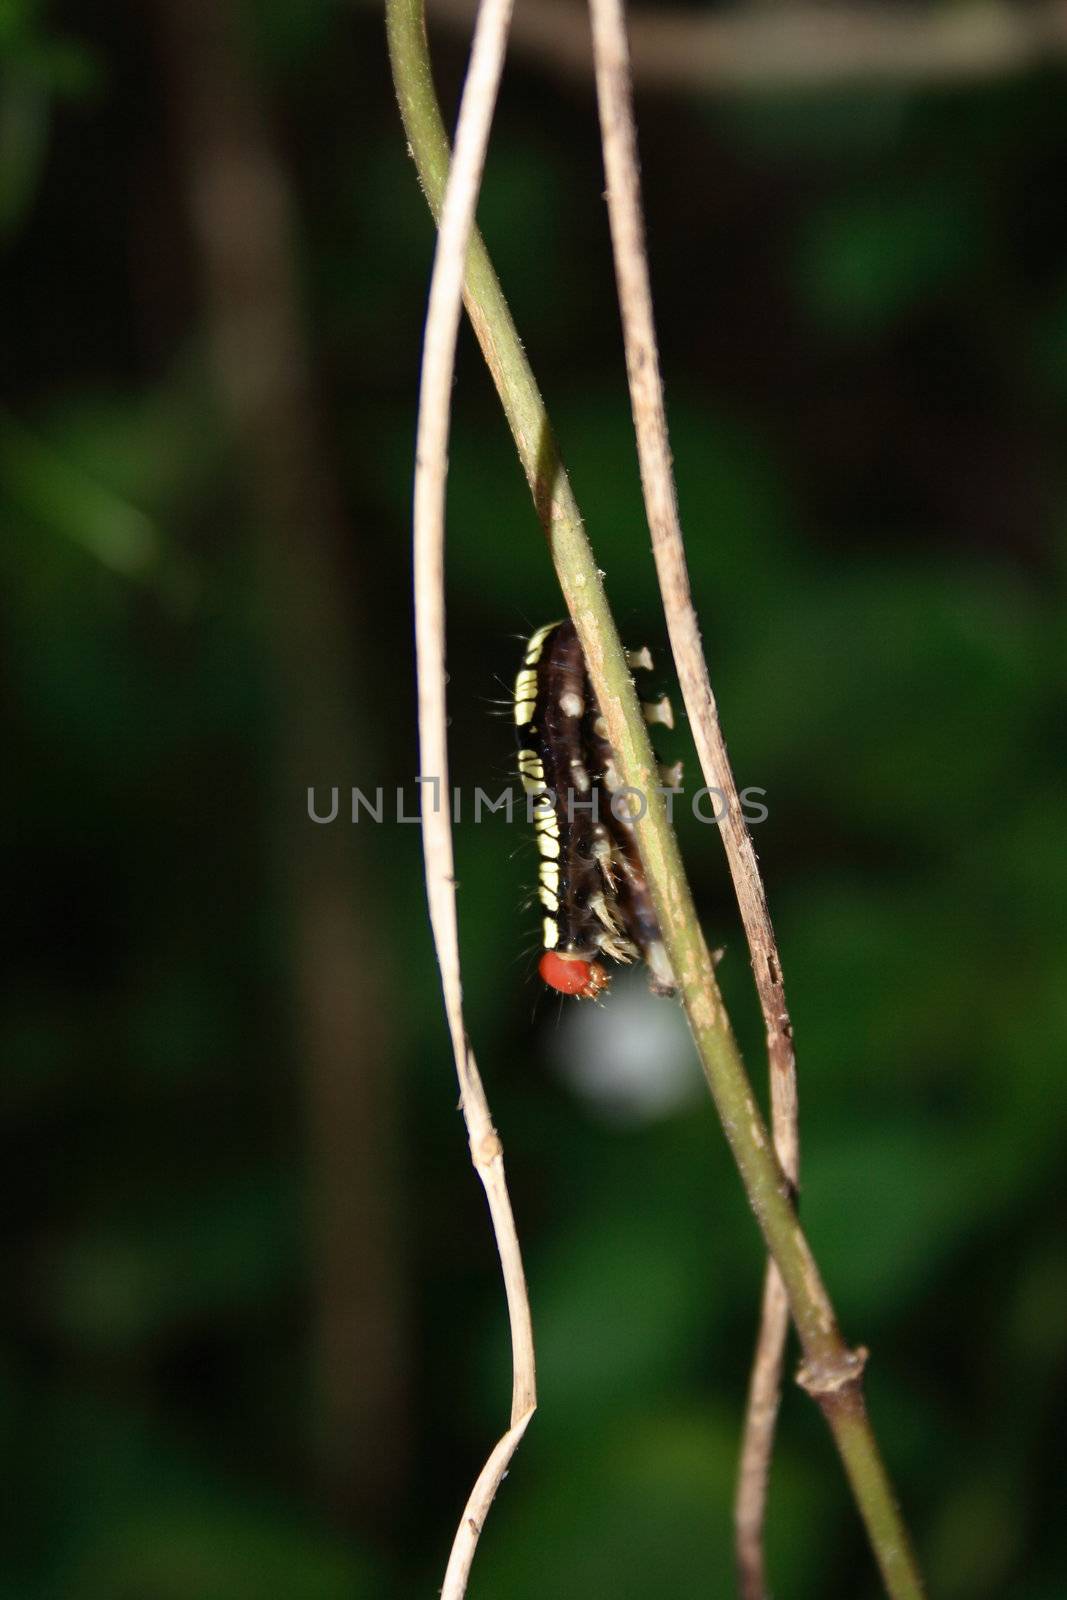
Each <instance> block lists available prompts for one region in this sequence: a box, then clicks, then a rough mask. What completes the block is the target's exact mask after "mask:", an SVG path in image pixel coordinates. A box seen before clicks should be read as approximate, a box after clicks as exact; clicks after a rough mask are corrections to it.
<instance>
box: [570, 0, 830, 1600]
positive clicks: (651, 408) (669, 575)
mask: <svg viewBox="0 0 1067 1600" xmlns="http://www.w3.org/2000/svg"><path fill="white" fill-rule="evenodd" d="M590 12H591V15H592V22H593V54H594V59H595V65H596V84H597V102H598V105H599V109H600V127H601V137H602V141H603V146H604V169H605V174H606V177H607V183H608V188H607V200H608V215H609V219H610V223H611V238H612V246H613V249H614V253H615V274H616V280H617V283H618V290H619V307H620V311H621V314H622V325H623V338H624V342H625V346H626V369H627V374H628V377H629V383H630V400H631V406H632V410H633V418H634V430H635V432H636V435H637V449H638V457H639V460H640V466H641V483H642V487H643V490H644V497H645V510H646V513H647V516H648V525H649V529H650V531H651V534H652V551H653V555H654V557H655V561H656V571H657V573H658V575H659V583H660V591H661V593H662V595H663V606H664V612H665V614H666V618H667V629H668V633H669V635H670V640H671V649H672V651H673V653H674V660H675V665H676V667H677V671H678V680H679V683H680V685H681V689H682V695H683V698H684V700H685V706H686V710H687V712H688V713H689V721H690V726H691V728H692V731H693V738H694V740H695V743H696V747H697V753H698V755H699V757H700V766H701V771H702V772H703V774H704V782H705V783H706V784H707V785H708V787H709V788H711V789H713V790H714V791H716V792H717V793H718V794H720V795H721V796H722V797H723V803H722V806H721V808H720V810H721V816H720V821H719V828H720V831H721V833H722V838H723V843H724V845H725V847H726V857H727V861H728V863H729V867H730V875H731V877H732V878H733V884H734V892H735V894H736V896H737V903H738V906H739V908H740V911H741V920H742V922H743V924H744V929H745V938H746V939H747V940H748V948H749V953H750V955H751V959H752V971H753V974H754V977H755V981H756V990H757V993H758V995H759V1000H760V1006H761V1008H762V1011H763V1021H764V1026H765V1029H766V1034H767V1054H768V1062H769V1067H770V1085H771V1126H772V1131H773V1137H774V1144H775V1150H776V1151H777V1154H778V1159H779V1161H780V1162H781V1164H782V1170H783V1172H784V1173H785V1175H786V1177H787V1178H788V1180H789V1183H790V1185H791V1187H792V1188H793V1190H794V1191H795V1190H796V1187H797V1179H798V1163H799V1143H798V1134H797V1084H796V1062H795V1057H794V1052H793V1029H792V1025H791V1023H790V1020H789V1013H788V1010H787V1008H786V1001H785V990H784V987H783V983H782V967H781V961H780V959H779V956H778V946H777V942H776V940H775V936H774V928H773V925H772V923H771V917H770V911H769V908H768V905H767V896H766V893H765V890H764V887H763V880H762V878H761V876H760V871H759V866H758V864H757V861H756V852H755V848H754V846H753V843H752V835H751V834H750V832H749V830H748V826H747V823H746V821H745V817H744V813H743V811H742V808H741V800H740V796H739V795H738V792H737V784H736V782H735V779H734V775H733V771H732V768H731V766H730V760H729V756H728V755H727V751H726V741H725V739H724V738H723V733H722V728H721V726H720V723H719V716H718V710H717V708H716V704H715V697H714V695H713V693H712V689H711V683H710V680H709V677H708V669H707V664H706V662H705V659H704V652H703V649H702V647H701V641H700V628H699V624H698V622H697V615H696V610H695V608H694V606H693V598H692V593H691V590H690V586H689V572H688V566H687V563H686V556H685V544H684V541H683V537H682V527H681V521H680V518H679V515H678V497H677V493H676V490H675V484H674V473H673V469H672V465H671V451H670V440H669V436H668V432H667V414H666V407H665V404H664V398H663V380H662V377H661V374H660V365H659V351H658V348H657V344H656V329H655V321H654V317H653V311H652V288H651V283H650V279H649V269H648V254H647V251H646V248H645V231H644V219H643V215H642V210H641V189H640V176H639V172H638V161H637V135H636V129H635V126H634V115H633V103H632V93H631V86H630V69H629V59H628V52H627V40H626V23H625V20H624V17H623V11H622V5H621V0H590ZM788 1326H789V1319H788V1303H787V1300H786V1296H785V1291H784V1288H783V1286H782V1281H781V1278H780V1277H779V1274H778V1269H777V1268H776V1267H775V1265H774V1263H773V1261H769V1262H768V1268H767V1281H766V1284H765V1288H764V1295H763V1309H762V1317H761V1325H760V1333H759V1338H758V1342H757V1347H756V1355H755V1360H754V1365H753V1373H752V1380H751V1385H750V1391H749V1403H748V1409H747V1414H746V1422H745V1430H744V1440H743V1444H742V1452H741V1464H740V1468H739V1473H738V1491H737V1500H736V1505H735V1526H736V1543H737V1562H738V1573H739V1579H740V1585H741V1591H742V1594H743V1595H744V1596H745V1600H761V1597H762V1594H763V1592H764V1587H765V1584H764V1574H763V1567H764V1562H763V1539H762V1530H763V1521H764V1512H765V1507H766V1496H767V1480H768V1475H769V1472H770V1461H771V1453H772V1451H773V1448H774V1424H775V1417H776V1414H777V1410H778V1396H779V1393H780V1390H781V1378H782V1362H783V1357H784V1353H785V1342H786V1335H787V1333H788Z"/></svg>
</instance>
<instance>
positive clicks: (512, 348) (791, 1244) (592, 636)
mask: <svg viewBox="0 0 1067 1600" xmlns="http://www.w3.org/2000/svg"><path fill="white" fill-rule="evenodd" d="M386 16H387V25H388V34H389V50H390V56H391V60H392V67H393V77H394V81H395V84H396V91H397V97H398V100H399V102H400V111H401V115H402V117H403V121H404V127H405V130H406V132H407V136H408V141H409V144H410V147H411V152H412V155H413V157H414V160H415V164H416V168H417V170H418V174H419V178H420V181H421V183H422V186H423V189H424V191H425V193H426V198H427V200H428V202H429V205H430V208H431V210H432V212H433V214H434V217H435V218H437V217H439V215H440V209H441V204H442V201H443V198H444V191H445V183H446V180H447V176H448V163H449V148H448V140H447V136H446V134H445V129H444V125H443V122H442V120H441V113H440V109H439V106H438V103H437V96H436V93H435V90H434V86H433V78H432V71H431V66H430V57H429V50H428V47H427V42H426V30H425V19H424V15H423V3H422V0H386ZM464 302H465V305H466V308H467V313H468V315H469V317H470V320H471V324H472V326H473V328H474V331H475V334H476V336H477V338H478V342H479V344H480V345H481V348H482V353H483V355H484V357H485V360H486V362H487V364H488V366H489V370H490V372H491V374H492V376H493V381H494V382H495V384H496V387H497V390H498V392H499V395H500V399H501V403H502V405H503V407H504V412H505V415H506V417H507V420H508V423H509V425H510V427H511V431H512V434H513V435H514V439H515V444H516V447H517V449H518V453H519V459H520V461H521V463H522V466H523V470H524V471H525V473H526V477H527V481H528V482H529V485H530V490H531V493H532V495H533V499H534V505H535V507H536V510H537V514H538V517H539V518H540V520H541V523H542V525H543V527H544V531H545V534H546V537H547V539H548V545H549V551H550V554H551V557H552V561H553V564H554V566H555V569H556V573H557V576H558V578H559V583H560V587H561V589H562V591H563V595H564V598H565V599H566V602H567V606H568V608H569V610H570V613H571V615H572V617H573V618H574V623H575V626H576V628H577V630H578V634H579V637H580V638H581V641H582V646H583V648H584V650H585V655H586V660H587V662H588V666H589V672H590V676H591V678H592V680H593V684H594V687H595V688H596V691H597V696H598V699H599V701H600V706H601V710H602V711H603V714H604V717H605V720H606V722H607V726H608V737H609V739H610V741H611V744H612V745H613V747H614V749H615V752H616V755H617V759H618V766H619V770H620V772H621V773H622V775H623V779H624V781H625V783H626V784H627V785H629V786H630V787H631V788H632V789H634V790H636V791H638V793H639V794H640V795H642V796H644V797H646V809H645V812H644V815H643V816H640V817H637V818H636V819H635V825H636V831H637V839H638V845H639V848H640V851H641V856H642V860H643V862H644V865H645V870H646V873H647V876H648V881H649V886H650V888H651V890H652V894H653V899H654V901H655V904H656V909H657V912H658V914H659V918H660V923H661V926H662V930H663V937H664V943H665V945H666V947H667V952H668V955H669V957H670V961H671V965H672V967H673V970H674V973H675V976H676V978H677V981H678V986H679V990H680V993H681V996H682V1000H683V1003H684V1005H685V1009H686V1013H687V1015H688V1018H689V1022H690V1026H691V1028H692V1031H693V1036H694V1038H695V1040H696V1045H697V1049H698V1052H699V1055H700V1060H701V1064H702V1066H703V1069H704V1073H705V1076H706V1078H707V1081H708V1086H709V1088H710V1090H711V1094H712V1097H713V1099H714V1101H715V1104H716V1107H717V1109H718V1112H719V1116H720V1119H721V1121H722V1124H723V1129H724V1131H725V1133H726V1137H727V1139H728V1141H729V1143H730V1147H731V1149H732V1151H733V1154H734V1159H735V1161H736V1162H737V1166H738V1169H739V1171H740V1173H741V1178H742V1181H743V1183H744V1186H745V1191H746V1193H747V1195H748V1198H749V1202H750V1204H751V1206H752V1209H753V1211H754V1212H755V1214H756V1219H757V1221H758V1223H759V1225H760V1228H761V1229H762V1232H763V1235H764V1238H765V1240H766V1243H767V1248H768V1250H769V1251H770V1253H771V1255H772V1256H773V1257H774V1259H775V1261H776V1262H777V1265H778V1268H779V1271H780V1272H781V1275H782V1280H783V1282H784V1284H785V1287H786V1292H787V1294H788V1296H789V1304H790V1309H791V1311H792V1315H793V1319H794V1321H795V1323H796V1326H797V1331H798V1334H799V1337H800V1341H801V1345H802V1347H803V1350H804V1356H805V1360H804V1365H803V1368H802V1371H801V1374H800V1382H801V1384H802V1385H803V1387H805V1388H806V1389H807V1390H808V1392H809V1393H810V1394H812V1395H813V1397H814V1398H815V1399H816V1400H817V1401H818V1402H819V1404H820V1406H821V1407H822V1410H823V1412H824V1414H825V1416H826V1418H827V1421H828V1423H829V1425H830V1428H831V1431H832V1433H833V1436H834V1439H835V1441H836V1443H837V1447H838V1450H839V1452H840V1454H841V1457H842V1460H843V1461H844V1465H845V1469H846V1472H847V1474H848V1478H849V1482H850V1483H851V1485H852V1489H853V1494H854V1496H855V1498H856V1501H857V1504H858V1506H859V1509H860V1513H861V1515H862V1517H863V1519H864V1522H865V1523H866V1526H867V1530H868V1534H869V1536H870V1540H871V1544H872V1546H873V1548H874V1551H875V1554H876V1557H877V1560H878V1562H879V1565H880V1567H881V1570H882V1574H883V1578H884V1581H885V1585H886V1589H887V1591H888V1593H889V1594H890V1595H892V1596H893V1597H894V1600H915V1597H917V1596H920V1595H921V1594H922V1585H921V1580H920V1578H919V1575H918V1572H917V1569H916V1567H915V1563H914V1559H913V1557H912V1555H911V1551H910V1548H909V1544H908V1538H907V1534H906V1531H905V1528H904V1525H903V1522H902V1520H901V1517H900V1513H899V1510H898V1508H897V1506H896V1503H895V1500H894V1498H893V1493H892V1490H891V1487H890V1484H889V1481H888V1478H887V1476H886V1473H885V1469H884V1467H883V1465H882V1461H881V1457H880V1455H879V1452H878V1447H877V1444H876V1442H875V1438H874V1434H873V1432H872V1430H871V1426H870V1423H869V1421H868V1418H867V1415H866V1410H865V1407H864V1403H863V1396H862V1388H861V1385H862V1369H863V1363H864V1360H865V1354H866V1353H865V1352H863V1351H860V1352H853V1351H850V1350H849V1349H848V1347H847V1346H846V1344H845V1342H844V1340H843V1338H842V1336H841V1333H840V1331H839V1329H838V1326H837V1321H836V1318H835V1316H834V1311H833V1307H832V1306H831V1304H830V1300H829V1297H828V1295H827V1293H826V1289H825V1288H824V1286H823V1283H822V1280H821V1278H820V1276H819V1271H818V1268H817V1266H816V1264H815V1260H814V1257H813V1256H812V1253H811V1250H810V1248H809V1246H808V1242H807V1240H806V1238H805V1237H804V1234H803V1232H802V1231H801V1228H800V1224H799V1222H798V1220H797V1215H796V1211H795V1209H794V1206H793V1202H792V1199H791V1197H790V1189H789V1184H788V1182H787V1180H786V1178H785V1175H784V1174H783V1172H782V1169H781V1167H780V1165H779V1163H778V1159H777V1157H776V1155H775V1153H774V1148H773V1145H772V1142H771V1138H770V1135H769V1133H768V1130H767V1127H766V1124H765V1122H764V1119H763V1117H762V1115H761V1112H760V1109H759V1106H758V1104H757V1102H756V1098H755V1095H754V1094H753V1091H752V1087H751V1085H750V1083H749V1081H748V1078H747V1075H746V1073H745V1069H744V1065H743V1063H742V1060H741V1055H740V1052H739V1050H738V1048H737V1044H736V1041H735V1039H734V1035H733V1030H732V1029H731V1026H730V1021H729V1017H728V1016H727V1013H726V1010H725V1007H724V1005H723V1002H722V998H721V996H720V994H719V988H718V984H717V982H716V979H715V971H714V966H713V964H712V960H711V956H710V953H709V951H708V948H707V945H706V943H705V940H704V935H703V932H702V931H701V928H700V924H699V922H698V920H697V915H696V909H695V907H694V905H693V900H692V895H691V892H690V889H689V884H688V881H687V878H686V875H685V871H684V868H683V866H682V862H681V857H680V854H679V851H678V843H677V840H676V838H675V834H674V830H673V828H672V827H671V824H670V821H669V819H668V817H667V814H666V811H665V809H664V806H663V801H662V797H661V795H659V794H658V793H657V792H656V790H657V785H658V783H659V776H658V767H657V764H656V761H655V757H654V756H653V753H652V747H651V744H650V742H649V737H648V731H647V728H646V725H645V721H644V717H643V714H642V711H641V708H640V705H639V704H638V700H637V694H636V691H635V689H634V685H633V680H632V678H631V675H630V671H629V667H628V666H627V662H626V656H625V653H624V651H623V648H622V644H621V642H620V640H619V636H618V633H617V631H616V628H615V623H614V619H613V617H612V615H611V610H610V607H609V605H608V601H607V596H606V595H605V593H604V588H603V584H602V581H601V574H600V573H599V571H598V569H597V566H596V562H595V559H594V556H593V552H592V549H591V547H590V545H589V541H588V539H587V537H586V533H585V529H584V526H583V523H582V518H581V515H580V513H579V510H578V506H577V503H576V501H575V498H574V494H573V491H572V489H571V486H570V480H569V479H568V477H567V474H566V472H565V470H564V468H563V464H562V461H561V459H560V455H559V451H558V449H557V446H556V443H555V439H554V437H553V434H552V430H551V426H550V424H549V420H548V415H547V412H546V410H545V406H544V402H543V400H542V398H541V395H540V392H539V390H538V387H537V383H536V380H535V378H534V375H533V372H532V370H531V368H530V365H529V362H528V361H527V359H526V354H525V351H524V350H523V347H522V344H521V341H520V339H519V336H518V332H517V330H516V328H515V325H514V323H513V321H512V318H511V313H510V311H509V309H508V306H507V302H506V301H505V299H504V295H503V291H502V289H501V287H500V283H499V280H498V279H497V276H496V273H495V272H494V270H493V267H492V263H491V262H490V260H489V256H488V253H487V251H486V248H485V245H484V243H483V241H482V238H481V236H480V234H478V233H477V232H476V233H475V234H474V235H473V236H472V239H471V243H470V247H469V250H468V254H467V271H466V279H465V286H464Z"/></svg>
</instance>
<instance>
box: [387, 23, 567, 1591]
mask: <svg viewBox="0 0 1067 1600" xmlns="http://www.w3.org/2000/svg"><path fill="white" fill-rule="evenodd" d="M510 19H511V0H483V3H482V5H481V7H480V9H479V12H478V20H477V24H476V27H475V32H474V42H473V44H472V47H471V57H470V65H469V67H468V71H467V78H466V82H465V84H464V88H463V100H462V104H461V108H460V115H459V123H458V126H457V131H456V146H455V155H454V159H453V162H452V169H451V174H450V176H449V180H448V188H447V190H446V193H445V200H444V206H443V209H442V214H441V227H440V232H439V234H438V240H437V249H436V252H435V255H434V267H433V276H432V279H431V283H430V300H429V309H428V311H427V316H426V334H425V341H424V345H423V357H422V382H421V387H420V391H419V420H418V435H417V444H416V455H415V641H416V655H417V666H418V700H419V706H418V714H419V756H420V764H421V771H422V778H421V780H420V787H421V796H422V839H423V852H424V856H425V864H426V896H427V900H428V902H429V909H430V924H431V927H432V929H433V938H434V946H435V948H436V951H437V959H438V962H439V963H440V967H441V982H442V986H443V989H444V997H445V1010H446V1013H447V1016H448V1026H449V1031H450V1033H451V1036H452V1051H453V1054H454V1056H455V1061H456V1073H457V1076H458V1078H459V1085H460V1106H461V1109H462V1112H463V1117H464V1120H465V1122H466V1125H467V1135H468V1139H469V1142H470V1152H471V1160H472V1162H473V1163H474V1168H475V1171H476V1172H477V1173H478V1176H479V1178H480V1179H481V1181H482V1183H483V1185H484V1186H485V1192H486V1197H487V1198H488V1201H489V1211H490V1216H491V1218H492V1223H493V1232H494V1234H495V1236H496V1242H497V1249H498V1250H499V1252H500V1262H501V1267H502V1268H503V1274H504V1287H505V1291H506V1294H507V1302H508V1316H509V1320H510V1324H511V1346H512V1393H511V1421H510V1425H509V1427H508V1429H507V1432H506V1433H505V1434H504V1435H503V1436H502V1438H501V1439H500V1440H499V1441H498V1443H497V1444H496V1446H495V1448H494V1449H493V1451H492V1453H491V1455H490V1456H489V1459H488V1460H487V1462H486V1463H485V1466H484V1467H483V1468H482V1471H481V1473H480V1474H479V1476H478V1479H477V1481H476V1483H475V1485H474V1488H473V1489H472V1490H471V1493H470V1496H469V1498H468V1500H467V1504H466V1506H465V1507H464V1509H463V1516H462V1517H461V1519H460V1523H459V1527H458V1528H457V1530H456V1535H455V1539H454V1541H453V1545H452V1552H451V1555H450V1557H449V1562H448V1568H447V1571H446V1573H445V1581H444V1587H443V1588H442V1591H441V1594H442V1600H461V1597H462V1596H463V1595H464V1594H465V1593H466V1588H467V1580H468V1577H469V1575H470V1569H471V1562H472V1561H473V1559H474V1552H475V1549H476V1547H477V1543H478V1537H479V1535H480V1533H481V1530H482V1524H483V1522H484V1520H485V1516H486V1513H487V1512H488V1510H489V1507H490V1505H491V1504H492V1501H493V1497H494V1495H495V1494H496V1491H497V1489H498V1487H499V1485H500V1482H501V1479H502V1478H503V1476H504V1473H505V1472H506V1471H507V1466H508V1462H509V1461H510V1460H511V1457H512V1456H513V1455H514V1453H515V1450H516V1448H517V1446H518V1444H519V1441H520V1439H521V1438H522V1436H523V1434H524V1433H525V1431H526V1427H527V1424H528V1423H529V1421H530V1418H531V1417H532V1416H533V1413H534V1408H535V1406H536V1403H537V1396H536V1382H535V1371H534V1346H533V1328H532V1324H531V1319H530V1303H529V1298H528V1296H527V1292H526V1278H525V1274H524V1272H523V1266H522V1255H521V1252H520V1249H519V1240H518V1235H517V1233H516V1230H515V1219H514V1217H513V1215H512V1211H511V1201H510V1199H509V1196H508V1189H507V1182H506V1179H505V1176H504V1154H503V1149H502V1146H501V1143H500V1139H499V1137H498V1136H497V1132H496V1129H495V1128H494V1126H493V1120H492V1117H491V1115H490V1112H489V1105H488V1102H487V1100H486V1097H485V1090H484V1088H483V1087H482V1080H481V1076H480V1074H479V1072H478V1068H477V1065H476V1063H475V1060H474V1054H473V1052H472V1050H471V1047H470V1041H469V1040H468V1038H467V1030H466V1027H465V1025H464V1021H463V995H462V986H461V981H460V962H459V934H458V926H457V917H456V889H455V866H454V857H453V851H452V826H451V820H450V807H449V804H448V798H447V797H448V795H449V794H450V793H451V790H450V788H449V782H448V742H447V731H446V730H447V720H446V716H447V713H446V691H445V683H446V677H445V600H444V542H445V484H446V480H447V476H448V434H449V424H450V419H451V407H452V374H453V370H454V367H455V355H456V339H457V335H458V331H459V319H460V311H461V302H462V292H463V272H464V264H465V261H466V255H467V242H468V240H469V238H470V234H471V228H472V226H473V221H474V208H475V204H476V201H477V197H478V188H479V185H480V182H481V175H482V168H483V166H484V163H485V151H486V145H487V144H488V140H489V129H490V125H491V123H492V119H493V109H494V106H495V104H496V94H497V87H498V85H499V82H500V72H501V68H502V65H503V59H504V48H505V44H506V41H507V31H508V24H509V22H510Z"/></svg>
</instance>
